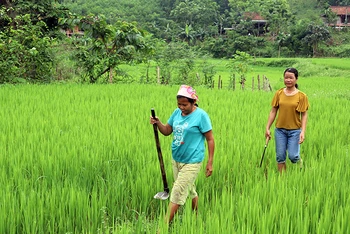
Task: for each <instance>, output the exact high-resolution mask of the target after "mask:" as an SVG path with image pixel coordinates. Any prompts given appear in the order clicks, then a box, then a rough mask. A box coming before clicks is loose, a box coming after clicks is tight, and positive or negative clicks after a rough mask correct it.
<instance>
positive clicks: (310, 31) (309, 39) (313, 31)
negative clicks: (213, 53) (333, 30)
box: [302, 23, 331, 57]
mask: <svg viewBox="0 0 350 234" xmlns="http://www.w3.org/2000/svg"><path fill="white" fill-rule="evenodd" d="M330 37H331V35H330V33H329V31H328V29H327V27H326V26H324V25H323V24H322V25H317V24H314V23H310V24H309V25H308V27H307V29H306V35H305V37H304V38H303V39H302V41H303V42H304V43H306V44H308V45H310V46H311V47H312V52H313V56H314V57H316V56H317V55H318V52H319V51H318V48H319V44H320V43H324V42H325V41H327V40H328V39H329V38H330Z"/></svg>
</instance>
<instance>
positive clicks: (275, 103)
mask: <svg viewBox="0 0 350 234" xmlns="http://www.w3.org/2000/svg"><path fill="white" fill-rule="evenodd" d="M282 91H283V89H279V90H277V91H276V93H275V96H273V98H272V102H271V106H272V107H278V106H279V102H280V94H281V92H282Z"/></svg>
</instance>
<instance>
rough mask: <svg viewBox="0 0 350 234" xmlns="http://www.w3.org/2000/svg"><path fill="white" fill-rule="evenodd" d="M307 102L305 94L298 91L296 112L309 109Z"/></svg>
mask: <svg viewBox="0 0 350 234" xmlns="http://www.w3.org/2000/svg"><path fill="white" fill-rule="evenodd" d="M309 106H310V105H309V100H308V98H307V96H306V94H305V93H303V92H300V91H299V104H298V106H297V109H296V110H297V111H298V112H300V113H302V112H306V111H307V110H308V109H309Z"/></svg>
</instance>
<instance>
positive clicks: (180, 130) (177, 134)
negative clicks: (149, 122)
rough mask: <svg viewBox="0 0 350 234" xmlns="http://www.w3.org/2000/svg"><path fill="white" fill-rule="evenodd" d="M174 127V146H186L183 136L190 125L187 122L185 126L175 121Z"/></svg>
mask: <svg viewBox="0 0 350 234" xmlns="http://www.w3.org/2000/svg"><path fill="white" fill-rule="evenodd" d="M174 126H175V127H174V131H173V134H174V144H175V145H176V146H180V145H183V144H185V142H184V141H183V134H184V131H185V129H186V128H187V127H188V123H187V122H185V123H184V124H181V123H180V122H179V121H175V122H174Z"/></svg>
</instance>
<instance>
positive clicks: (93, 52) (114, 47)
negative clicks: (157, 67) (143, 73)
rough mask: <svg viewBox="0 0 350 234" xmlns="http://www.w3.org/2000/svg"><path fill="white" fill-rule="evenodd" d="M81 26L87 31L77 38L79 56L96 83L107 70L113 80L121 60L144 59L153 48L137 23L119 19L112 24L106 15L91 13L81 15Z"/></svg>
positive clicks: (77, 55) (81, 63)
mask: <svg viewBox="0 0 350 234" xmlns="http://www.w3.org/2000/svg"><path fill="white" fill-rule="evenodd" d="M80 27H81V28H82V29H83V30H84V32H85V35H84V37H83V38H77V39H76V41H75V43H76V49H77V51H78V52H77V54H76V57H77V59H78V61H79V65H81V66H82V67H83V68H84V70H85V75H86V76H87V77H88V78H89V82H90V83H95V82H96V81H97V80H98V79H99V78H100V77H101V76H103V75H104V74H106V73H107V72H108V74H109V76H108V80H109V82H112V81H113V74H114V73H113V71H114V69H118V66H119V65H120V64H122V63H131V62H142V61H143V59H144V58H145V56H143V53H144V54H149V53H151V52H152V50H151V46H150V45H148V44H147V43H146V41H145V36H146V32H144V31H141V30H140V29H138V28H137V26H136V24H133V23H127V22H121V21H118V22H116V23H115V24H113V25H110V24H107V22H106V19H105V17H104V16H103V15H102V16H94V15H90V16H87V17H83V18H81V20H80ZM140 53H141V54H140ZM106 80H107V79H106Z"/></svg>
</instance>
